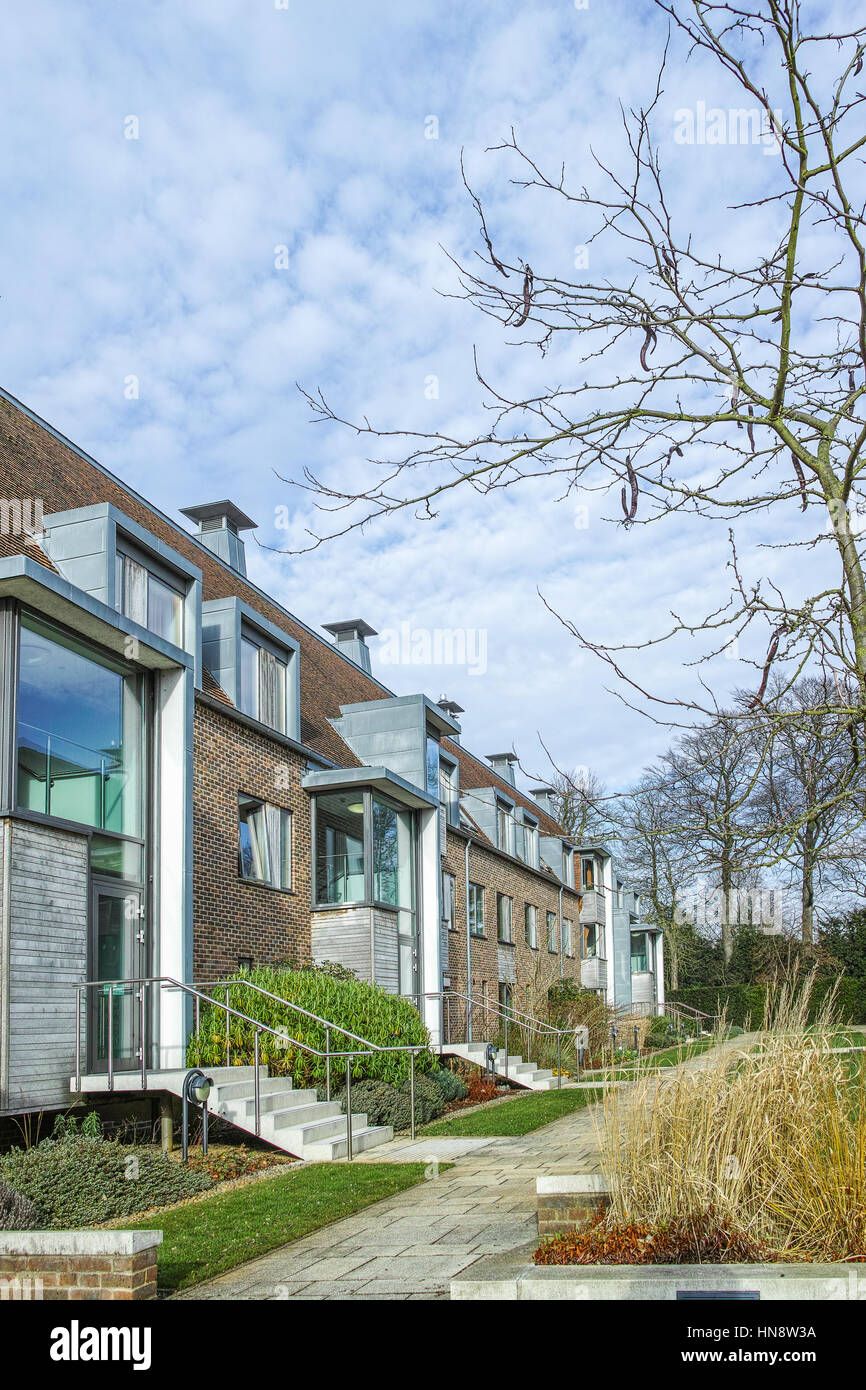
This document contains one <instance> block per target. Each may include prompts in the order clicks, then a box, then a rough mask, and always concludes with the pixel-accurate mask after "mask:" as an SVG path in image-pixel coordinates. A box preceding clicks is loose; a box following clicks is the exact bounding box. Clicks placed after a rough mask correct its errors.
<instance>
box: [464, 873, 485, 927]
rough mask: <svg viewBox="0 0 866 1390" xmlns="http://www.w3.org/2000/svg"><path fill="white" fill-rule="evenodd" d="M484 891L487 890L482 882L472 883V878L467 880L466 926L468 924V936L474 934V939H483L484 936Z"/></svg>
mask: <svg viewBox="0 0 866 1390" xmlns="http://www.w3.org/2000/svg"><path fill="white" fill-rule="evenodd" d="M473 890H474V892H473ZM486 891H487V890H486V888H485V887H484V884H483V883H474V882H473V881H472V879H470V880H469V903H468V906H467V921H468V926H469V935H470V936H474V937H475V939H476V940H479V939H481V940H483V939H484V936H485V930H484V926H485V923H484V918H485V910H486V904H485V893H486ZM479 899H480V904H481V918H480V921H479V918H478V903H479ZM473 917H474V919H475V925H474V926H473V925H472V921H473Z"/></svg>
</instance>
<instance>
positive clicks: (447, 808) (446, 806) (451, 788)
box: [436, 744, 460, 825]
mask: <svg viewBox="0 0 866 1390" xmlns="http://www.w3.org/2000/svg"><path fill="white" fill-rule="evenodd" d="M438 746H439V745H438V744H437V745H436V747H437V748H438ZM439 805H440V806H441V807H442V812H443V815H444V817H445V821H446V824H448V825H458V824H459V823H460V800H459V792H458V786H457V765H456V764H455V763H451V762H449V761H448V760H447V759H446V758H445V757H443V756H442V754H441V753H440V755H439Z"/></svg>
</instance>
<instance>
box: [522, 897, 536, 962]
mask: <svg viewBox="0 0 866 1390" xmlns="http://www.w3.org/2000/svg"><path fill="white" fill-rule="evenodd" d="M523 914H524V918H525V928H526V944H527V946H531V947H532V949H533V951H537V950H538V908H537V907H533V905H532V903H527V904H526V906H525V908H524V909H523Z"/></svg>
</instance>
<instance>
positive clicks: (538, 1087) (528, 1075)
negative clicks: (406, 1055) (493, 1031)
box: [442, 1042, 574, 1091]
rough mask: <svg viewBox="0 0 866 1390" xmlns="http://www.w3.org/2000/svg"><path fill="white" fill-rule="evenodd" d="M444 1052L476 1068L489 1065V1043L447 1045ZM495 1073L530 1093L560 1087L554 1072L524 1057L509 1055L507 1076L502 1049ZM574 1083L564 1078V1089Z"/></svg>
mask: <svg viewBox="0 0 866 1390" xmlns="http://www.w3.org/2000/svg"><path fill="white" fill-rule="evenodd" d="M442 1051H443V1052H447V1053H449V1054H450V1055H451V1056H454V1057H462V1058H463V1061H464V1062H471V1063H472V1065H473V1066H475V1067H482V1068H483V1067H485V1066H486V1065H487V1043H484V1042H471V1043H445V1044H444V1046H443V1048H442ZM495 1072H496V1075H497V1076H498V1077H501V1078H502V1080H503V1081H506V1080H507V1081H511V1082H512V1083H513V1084H514V1085H515V1086H525V1087H526V1089H527V1090H528V1091H555V1090H556V1089H557V1088H558V1087H559V1077H557V1076H554V1074H553V1072H552V1071H548V1070H545V1069H544V1068H539V1067H537V1066H536V1065H535V1063H534V1062H524V1060H523V1058H522V1057H516V1056H514V1055H512V1054H509V1057H508V1075H507V1076H506V1074H505V1050H504V1048H500V1049H499V1051H498V1052H497V1054H496V1061H495ZM573 1084H574V1083H573V1082H571V1081H567V1080H566V1078H565V1077H563V1078H562V1087H563V1089H565V1087H566V1086H571V1085H573Z"/></svg>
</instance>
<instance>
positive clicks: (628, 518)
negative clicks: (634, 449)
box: [620, 454, 640, 528]
mask: <svg viewBox="0 0 866 1390" xmlns="http://www.w3.org/2000/svg"><path fill="white" fill-rule="evenodd" d="M625 466H626V470H627V472H628V480H629V484H630V485H631V501H629V500H628V499H627V495H626V490H625V483H623V487H622V493H621V494H620V497H621V501H622V510H623V526H625V527H626V528H628V527H629V526H630V525H631V523H632V522H633V521H634V519H635V516H636V515H637V503H638V498H639V496H640V487H639V485H638V480H637V474H636V473H635V471H634V469H633V468H632V466H631V454H627V455H626V460H625Z"/></svg>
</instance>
